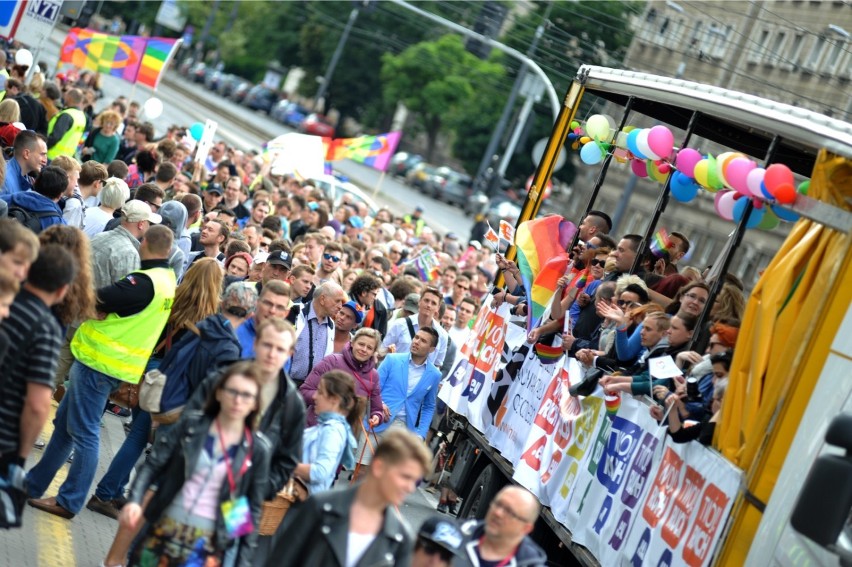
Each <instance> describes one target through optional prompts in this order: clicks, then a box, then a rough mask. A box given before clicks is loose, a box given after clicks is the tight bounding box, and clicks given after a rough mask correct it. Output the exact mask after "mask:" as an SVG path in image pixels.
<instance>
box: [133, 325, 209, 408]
mask: <svg viewBox="0 0 852 567" xmlns="http://www.w3.org/2000/svg"><path fill="white" fill-rule="evenodd" d="M200 344H201V336H200V335H196V334H195V333H193V332H191V331H187V332H186V334H184V336H182V337H181V338H180V340H178V342H177V343H175V344H174V346H172V348H170V349H169V351H168V352H167V353H166V356H165V357H164V358H163V361H162V362H161V363H160V367H159V368H156V369H154V370H150V371H148V372H146V373H145V376H144V378H142V383H143V384H142V387H141V388H140V389H139V407H140V408H142V409H143V410H145V411H147V412H148V413H150V414H151V419H153V420H154V421H156V422H157V423H163V424H170V423H174V422H176V421H177V420H178V418H179V417H180V415H181V413H182V412H183V408H184V406H185V405H186V402H187V401H189V395H190V384H189V379H188V376H187V370H188V369H189V365H190V364H191V363H192V360H193V358H194V357H195V354H196V351H197V350H198V346H199V345H200Z"/></svg>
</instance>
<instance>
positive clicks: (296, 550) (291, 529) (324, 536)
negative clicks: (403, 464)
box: [266, 487, 414, 567]
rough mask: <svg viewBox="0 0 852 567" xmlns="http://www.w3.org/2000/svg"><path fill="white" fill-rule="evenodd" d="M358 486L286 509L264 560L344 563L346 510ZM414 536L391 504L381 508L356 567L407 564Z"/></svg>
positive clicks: (339, 566) (327, 565)
mask: <svg viewBox="0 0 852 567" xmlns="http://www.w3.org/2000/svg"><path fill="white" fill-rule="evenodd" d="M357 490H358V487H355V488H347V489H345V490H332V491H329V492H321V493H319V494H315V495H312V496H311V497H310V498H308V499H307V500H306V501H304V502H302V503H301V504H300V505H298V506H296V507H293V508H291V509H290V510H289V512H288V513H287V515H286V516H284V520H283V521H282V522H281V526H280V527H279V528H278V532H277V533H276V535H275V543H274V544H273V548H272V551H271V552H270V554H269V559H268V560H267V562H266V565H267V567H278V566H279V565H322V566H323V567H343V566H344V565H346V545H347V541H348V534H349V511H350V509H351V508H352V503H353V501H354V500H355V493H356V491H357ZM413 549H414V539H413V537H412V536H411V534H410V533H409V531H408V528H407V526H406V525H405V524H404V523H403V522H402V520H400V518H399V516H398V515H397V513H396V512H395V511H394V510H393V508H391V507H388V508H387V509H386V510H385V521H384V524H382V528H381V530H380V531H379V533H378V534H376V539H375V540H373V542H372V543H371V544H370V546H369V547H368V548H367V550H366V551H365V552H364V555H363V556H361V559H359V560H358V562H357V563H356V564H355V565H356V567H384V566H395V565H399V566H406V567H407V566H408V565H410V564H411V556H412V552H413Z"/></svg>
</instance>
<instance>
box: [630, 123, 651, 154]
mask: <svg viewBox="0 0 852 567" xmlns="http://www.w3.org/2000/svg"><path fill="white" fill-rule="evenodd" d="M641 131H642V129H641V128H636V129H635V130H631V131H630V133H629V134H627V149H628V150H630V153H632V154H633V155H634V156H636V157H637V158H639V159H648V156H646V155H645V154H643V153H642V152H640V151H639V147H638V146H637V145H636V138H638V137H639V132H641Z"/></svg>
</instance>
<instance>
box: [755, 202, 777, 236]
mask: <svg viewBox="0 0 852 567" xmlns="http://www.w3.org/2000/svg"><path fill="white" fill-rule="evenodd" d="M780 222H781V219H779V218H778V216H777V215H776V214H775V213H773V212H772V209H770V208H769V207H766V213H765V214H764V215H763V219H761V221H760V224H758V225H757V228H760V229H763V230H772V229H773V228H775V227H776V226H778V224H779V223H780Z"/></svg>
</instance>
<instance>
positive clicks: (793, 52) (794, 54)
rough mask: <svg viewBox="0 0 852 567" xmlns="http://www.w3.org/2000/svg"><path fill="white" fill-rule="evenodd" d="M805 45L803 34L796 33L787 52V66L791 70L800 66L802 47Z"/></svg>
mask: <svg viewBox="0 0 852 567" xmlns="http://www.w3.org/2000/svg"><path fill="white" fill-rule="evenodd" d="M804 43H805V34H804V33H801V32H799V33H796V34H795V35H793V39H792V41H791V42H790V49H789V51H788V52H787V59H788V60H789V63H788V66H789V67H791V68H795V67H798V66H799V65H800V64H801V62H802V61H801V59H802V46H803V45H804Z"/></svg>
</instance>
